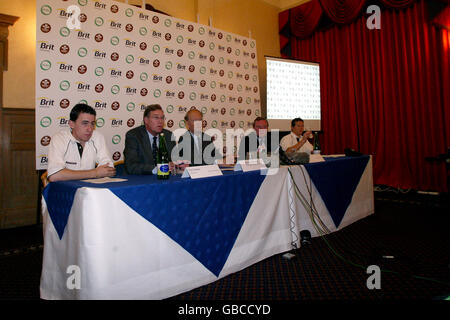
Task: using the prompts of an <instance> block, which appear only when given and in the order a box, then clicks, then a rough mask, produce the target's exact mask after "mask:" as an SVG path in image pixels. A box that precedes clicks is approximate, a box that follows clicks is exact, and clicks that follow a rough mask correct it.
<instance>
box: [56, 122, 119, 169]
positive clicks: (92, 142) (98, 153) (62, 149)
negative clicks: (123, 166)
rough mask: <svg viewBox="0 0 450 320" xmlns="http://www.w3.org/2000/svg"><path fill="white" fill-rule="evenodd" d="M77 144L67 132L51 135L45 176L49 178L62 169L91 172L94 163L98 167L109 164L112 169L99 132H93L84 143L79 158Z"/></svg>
mask: <svg viewBox="0 0 450 320" xmlns="http://www.w3.org/2000/svg"><path fill="white" fill-rule="evenodd" d="M77 142H79V141H77V140H76V139H75V138H74V136H73V135H72V133H71V132H70V131H67V130H63V131H60V132H58V133H56V134H55V135H53V137H52V139H51V141H50V146H49V151H48V168H47V174H48V176H49V177H50V176H51V175H52V174H55V173H57V172H58V171H61V170H62V169H70V170H91V169H94V168H95V164H96V163H98V165H99V166H101V165H104V164H109V166H110V167H114V163H113V161H112V159H111V157H110V155H109V151H108V149H107V147H106V143H105V138H104V137H103V135H102V134H101V133H100V132H97V131H94V132H93V133H92V137H91V138H90V139H89V140H88V141H86V143H85V144H84V148H83V156H82V157H80V153H79V151H78V145H77Z"/></svg>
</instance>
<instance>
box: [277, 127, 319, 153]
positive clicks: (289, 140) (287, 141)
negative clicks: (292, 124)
mask: <svg viewBox="0 0 450 320" xmlns="http://www.w3.org/2000/svg"><path fill="white" fill-rule="evenodd" d="M297 138H298V139H301V138H302V136H300V137H299V136H297V135H296V134H295V133H293V132H292V131H291V133H290V134H288V135H286V136H284V137H283V138H282V139H281V141H280V146H281V148H282V149H283V151H286V150H287V149H288V148H290V147H292V146H293V145H295V144H297V142H298V141H297ZM312 150H313V146H312V144H311V143H309V141H308V140H306V142H305V144H304V145H302V146H301V147H300V149H298V150H296V151H295V152H306V153H308V154H310V153H311V151H312Z"/></svg>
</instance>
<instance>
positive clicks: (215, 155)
mask: <svg viewBox="0 0 450 320" xmlns="http://www.w3.org/2000/svg"><path fill="white" fill-rule="evenodd" d="M184 120H185V122H186V126H187V129H188V131H186V133H185V134H183V135H182V136H181V137H180V139H179V140H178V145H177V150H176V155H177V157H179V158H180V159H182V160H189V161H190V165H192V166H195V165H207V164H214V160H216V159H220V158H221V155H220V152H219V151H218V150H216V148H215V147H214V143H213V141H212V139H211V137H210V136H208V135H207V134H205V133H203V132H202V128H203V126H202V120H203V114H202V113H201V112H200V111H199V110H197V109H192V110H189V111H188V112H187V113H186V115H185V116H184Z"/></svg>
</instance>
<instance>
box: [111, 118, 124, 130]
mask: <svg viewBox="0 0 450 320" xmlns="http://www.w3.org/2000/svg"><path fill="white" fill-rule="evenodd" d="M122 124H123V120H119V119H111V127H113V128H115V127H120V126H121V125H122Z"/></svg>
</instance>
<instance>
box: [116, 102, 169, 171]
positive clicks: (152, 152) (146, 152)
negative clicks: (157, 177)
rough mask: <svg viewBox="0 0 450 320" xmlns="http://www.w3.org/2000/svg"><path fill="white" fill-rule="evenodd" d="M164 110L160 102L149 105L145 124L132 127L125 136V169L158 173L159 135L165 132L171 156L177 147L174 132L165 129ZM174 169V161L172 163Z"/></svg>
mask: <svg viewBox="0 0 450 320" xmlns="http://www.w3.org/2000/svg"><path fill="white" fill-rule="evenodd" d="M164 119H165V117H164V111H163V110H162V108H161V106H160V105H159V104H152V105H149V106H147V108H146V109H145V111H144V125H142V126H140V127H137V128H134V129H131V130H130V131H128V132H127V134H126V137H125V150H124V151H123V154H124V158H125V169H126V171H127V172H128V173H129V174H156V170H157V167H156V155H157V152H158V147H159V136H160V134H161V133H164V137H165V141H166V147H167V151H168V152H169V157H170V155H171V153H172V149H173V148H174V147H175V140H173V139H172V132H170V131H169V130H166V129H164ZM169 166H170V168H171V170H173V163H172V162H171V163H170V165H169Z"/></svg>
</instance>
